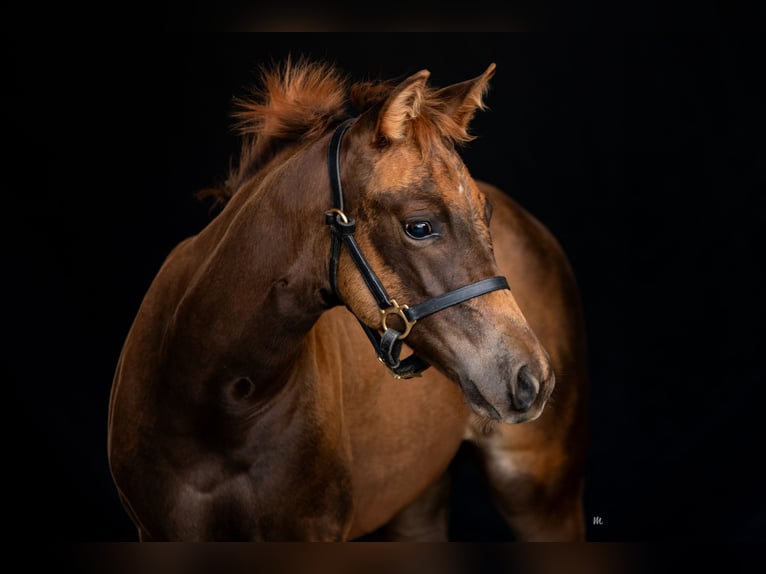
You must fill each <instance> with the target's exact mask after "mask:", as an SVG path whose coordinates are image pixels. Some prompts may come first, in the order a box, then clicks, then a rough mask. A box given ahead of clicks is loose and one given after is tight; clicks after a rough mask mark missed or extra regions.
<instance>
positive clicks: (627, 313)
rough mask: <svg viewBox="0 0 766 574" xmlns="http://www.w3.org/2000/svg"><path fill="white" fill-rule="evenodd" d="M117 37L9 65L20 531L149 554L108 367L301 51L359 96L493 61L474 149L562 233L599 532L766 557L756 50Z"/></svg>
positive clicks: (480, 522)
mask: <svg viewBox="0 0 766 574" xmlns="http://www.w3.org/2000/svg"><path fill="white" fill-rule="evenodd" d="M104 40H106V39H104V38H100V39H99V41H98V42H96V41H93V42H90V41H88V40H87V39H85V40H84V41H82V42H81V43H80V46H81V47H79V48H73V47H72V46H71V45H70V44H68V43H66V42H63V41H62V42H60V43H53V45H50V46H48V47H47V48H46V49H45V50H43V51H41V52H38V53H39V55H32V54H35V53H36V52H35V51H34V50H32V47H31V46H30V43H29V42H22V41H16V42H15V43H12V44H13V45H12V46H11V47H10V49H9V50H10V53H11V56H12V57H11V59H10V60H11V63H10V64H9V65H10V68H9V70H8V71H7V73H8V74H9V77H10V78H11V87H12V89H10V90H7V91H6V92H5V93H4V94H3V96H2V98H3V100H2V102H3V116H4V123H5V125H6V128H5V130H4V139H6V150H7V151H6V155H5V158H4V160H5V167H4V169H3V178H4V186H3V187H4V190H5V191H4V196H5V197H4V199H5V200H6V202H5V205H4V207H3V214H4V220H5V223H6V225H5V226H4V235H5V242H4V246H5V250H4V253H5V254H4V259H5V261H6V262H7V263H10V266H8V265H7V264H6V265H4V267H5V268H6V270H7V271H8V270H10V272H8V273H7V275H6V277H5V281H4V283H5V285H6V287H8V288H9V290H8V291H7V293H9V294H7V295H6V297H7V298H6V305H5V307H6V309H5V313H4V315H5V317H6V320H4V321H3V324H4V327H5V328H4V336H5V345H4V347H5V348H4V352H5V354H6V364H7V366H8V368H9V372H10V384H9V385H7V386H6V393H5V401H4V404H5V410H6V417H5V426H6V427H7V432H6V444H7V450H6V459H7V460H6V479H7V480H10V481H11V486H12V488H11V490H9V491H8V492H11V493H13V494H12V497H13V499H14V500H13V501H12V502H14V508H15V509H16V510H15V512H14V514H13V522H12V523H13V525H14V528H15V529H16V530H17V531H18V532H26V533H36V532H40V529H41V528H42V529H43V531H44V532H45V537H46V538H49V539H54V540H62V541H102V540H134V539H135V532H134V529H133V527H132V525H131V523H130V522H129V520H128V518H127V515H126V514H125V513H124V511H123V510H122V507H121V506H120V504H119V502H118V499H117V496H116V492H115V490H114V487H113V484H112V482H111V478H110V475H109V472H108V467H107V462H106V419H107V407H108V397H109V390H110V386H111V381H112V376H113V373H114V368H115V365H116V361H117V357H118V354H119V352H120V348H121V345H122V342H123V340H124V338H125V336H126V334H127V331H128V328H129V326H130V323H131V321H132V319H133V316H134V315H135V313H136V311H137V309H138V306H139V304H140V301H141V298H142V296H143V294H144V292H145V290H146V289H147V287H148V285H149V283H150V281H151V280H152V278H153V276H154V274H155V273H156V271H157V270H158V268H159V266H160V264H161V263H162V261H163V259H164V257H165V256H166V255H167V253H168V252H169V250H170V249H171V248H172V247H173V246H174V245H175V244H176V243H178V242H179V241H180V240H181V239H183V238H184V237H186V236H188V235H190V234H193V233H196V232H197V231H198V230H199V229H201V228H202V227H203V226H204V225H205V224H206V222H207V221H209V219H210V218H211V214H210V212H209V211H208V204H205V203H201V202H199V201H197V200H196V199H195V198H194V193H195V192H196V191H197V190H199V189H201V188H202V187H205V186H207V185H210V184H213V183H216V182H218V181H220V180H221V178H222V177H223V176H224V175H225V171H226V168H227V166H228V162H229V158H230V157H233V156H234V155H235V154H236V151H237V149H238V148H237V146H238V140H237V138H236V137H235V135H234V134H233V132H232V131H231V129H230V126H231V121H230V119H229V112H230V111H231V109H232V96H234V95H237V94H242V93H243V91H244V88H245V87H246V86H247V85H248V84H250V83H251V82H253V81H255V80H256V79H257V73H256V72H257V66H258V65H259V64H261V63H264V62H268V61H270V60H271V59H274V58H275V59H280V58H282V57H284V56H285V55H286V54H288V53H292V54H293V55H298V54H305V55H310V56H312V57H316V58H323V59H328V60H330V61H333V62H335V63H337V64H338V65H339V66H340V67H341V68H342V69H344V70H346V71H347V72H349V73H350V74H351V75H352V77H353V78H355V79H368V78H393V77H403V76H405V75H407V74H410V73H413V72H416V71H418V70H420V69H422V68H427V69H429V70H430V71H431V80H430V81H431V82H432V83H433V84H435V85H447V84H449V83H453V82H458V81H462V80H465V79H468V78H471V77H474V76H476V75H478V74H480V73H481V72H482V71H483V70H484V69H485V68H486V66H487V65H488V64H489V63H490V62H495V63H497V71H496V75H495V77H494V79H493V80H492V83H491V89H490V92H489V94H488V96H487V100H486V101H487V103H488V105H489V110H488V111H485V112H482V113H480V114H479V115H478V116H477V117H476V119H475V121H474V123H473V132H474V133H475V134H476V135H477V136H478V139H477V140H476V141H474V142H472V143H471V144H470V145H468V146H467V147H466V148H465V149H464V150H463V152H462V155H463V157H464V159H465V162H466V164H467V165H468V167H469V169H470V170H471V172H472V174H473V175H474V177H477V178H481V179H484V180H487V181H489V182H491V183H494V184H496V185H498V186H499V187H501V188H502V189H504V190H506V191H507V192H508V193H509V194H511V195H512V196H513V197H515V198H516V199H517V200H518V201H520V202H521V203H522V204H523V205H524V206H526V207H527V208H528V209H529V210H530V211H531V212H532V213H533V214H535V215H536V216H537V217H538V218H539V219H540V220H541V221H542V222H544V223H545V224H546V225H547V226H548V227H549V228H550V229H551V231H552V232H553V233H554V234H555V235H556V236H557V237H558V239H559V241H560V242H561V244H562V245H563V247H564V249H565V251H566V252H567V253H568V255H569V257H570V259H571V262H572V265H573V267H574V270H575V273H576V275H577V279H578V281H579V284H580V287H581V289H582V297H583V301H584V305H585V315H586V320H587V329H588V343H589V351H590V363H591V377H592V387H591V397H590V443H589V458H588V466H587V485H586V493H585V504H586V514H587V519H588V536H589V539H591V540H625V541H634V540H648V541H655V540H659V541H668V540H671V541H677V540H700V539H710V540H727V541H751V540H760V539H762V537H763V533H764V502H763V500H764V498H763V496H762V495H761V491H762V488H763V484H764V473H763V471H762V470H760V467H759V459H760V456H761V455H760V449H761V440H760V426H761V425H760V423H761V419H760V417H761V416H762V411H763V406H762V390H761V389H762V387H763V385H764V383H765V382H766V381H765V380H764V378H765V377H764V370H763V367H762V365H761V361H760V357H761V355H760V353H761V351H762V348H763V343H764V338H763V335H762V325H763V306H762V304H761V302H760V298H761V297H762V295H763V289H764V281H763V255H762V252H763V249H762V247H761V245H762V241H761V238H762V228H763V225H764V223H766V222H765V221H764V215H763V212H762V210H761V208H760V203H761V196H762V194H763V192H764V186H763V184H764V168H765V164H764V146H763V138H764V131H763V128H764V124H763V117H764V115H763V111H762V105H763V101H764V100H763V97H762V96H763V94H762V92H759V91H758V89H757V86H758V82H757V74H754V73H753V71H754V68H752V64H753V62H754V58H753V56H751V53H752V52H751V46H748V45H746V44H745V43H744V42H743V41H742V40H741V39H740V38H737V37H728V36H712V37H708V38H706V40H705V41H704V42H702V41H700V42H691V41H684V42H681V41H670V40H666V41H662V42H660V41H652V40H647V39H644V38H641V37H630V38H621V37H616V36H615V37H603V36H598V35H595V36H592V35H587V34H585V35H569V36H567V35H554V34H540V35H505V34H486V33H484V34H475V35H470V34H469V35H456V34H436V35H428V34H408V35H376V34H349V35H335V34H315V35H311V34H292V35H269V34H258V35H249V36H214V37H206V38H204V39H197V40H194V41H191V40H179V39H176V40H174V41H173V42H169V43H163V44H162V45H159V44H154V43H152V42H148V41H147V40H145V39H144V38H142V37H140V36H138V35H137V36H135V37H132V38H130V41H126V40H125V41H123V40H120V41H117V40H111V41H109V40H106V41H104ZM8 200H10V202H9V201H8ZM9 204H10V205H9ZM482 489H483V485H482V484H481V482H480V480H479V478H478V476H477V475H476V474H475V473H472V472H471V471H470V469H467V470H465V471H463V473H462V474H461V479H460V481H459V482H458V485H457V490H456V493H455V496H454V502H455V506H454V508H455V509H454V512H453V517H452V518H453V521H452V532H453V535H454V537H455V538H456V539H459V540H499V539H502V538H503V537H504V536H505V535H506V532H505V529H504V527H503V526H502V524H501V522H500V521H499V519H498V518H497V516H496V515H495V514H494V512H493V511H492V510H491V508H490V507H489V504H488V502H487V499H486V494H485V493H484V491H483V490H482ZM594 517H601V519H602V521H603V524H602V525H594V524H593V519H594Z"/></svg>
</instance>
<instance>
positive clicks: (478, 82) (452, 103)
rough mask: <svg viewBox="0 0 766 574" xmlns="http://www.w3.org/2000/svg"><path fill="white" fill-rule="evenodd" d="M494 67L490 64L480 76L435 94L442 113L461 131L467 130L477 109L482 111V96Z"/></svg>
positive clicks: (493, 72)
mask: <svg viewBox="0 0 766 574" xmlns="http://www.w3.org/2000/svg"><path fill="white" fill-rule="evenodd" d="M495 67H496V66H495V64H494V63H492V64H490V65H489V67H488V68H487V69H486V70H485V71H484V73H483V74H482V75H480V76H477V77H475V78H473V79H472V80H466V81H465V82H460V83H459V84H453V85H451V86H447V87H446V88H442V89H440V90H439V91H438V92H436V97H437V98H438V99H439V100H441V102H442V105H443V106H444V111H445V112H446V113H447V114H448V115H450V116H451V117H452V119H454V120H455V123H457V124H458V125H459V126H460V127H462V128H463V129H467V128H468V124H469V123H470V122H471V119H472V118H473V114H474V113H475V112H476V110H477V109H478V110H482V109H484V95H485V94H486V93H487V89H488V88H489V80H490V78H491V77H492V76H494V75H495Z"/></svg>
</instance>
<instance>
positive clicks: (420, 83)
mask: <svg viewBox="0 0 766 574" xmlns="http://www.w3.org/2000/svg"><path fill="white" fill-rule="evenodd" d="M430 75H431V72H429V71H428V70H420V71H419V72H417V73H416V74H413V75H411V76H410V77H409V78H407V79H406V80H404V81H403V82H402V83H401V84H399V85H398V86H396V87H395V88H394V89H393V91H392V92H391V93H390V94H389V95H388V97H387V98H386V101H385V102H383V107H382V108H381V110H380V114H379V115H378V122H377V126H376V128H375V139H376V140H387V141H397V140H401V139H404V138H405V137H406V135H407V130H408V127H409V125H410V122H411V121H412V120H414V119H415V118H417V117H418V115H419V114H420V104H421V102H422V101H423V97H424V91H425V86H426V80H428V76H430Z"/></svg>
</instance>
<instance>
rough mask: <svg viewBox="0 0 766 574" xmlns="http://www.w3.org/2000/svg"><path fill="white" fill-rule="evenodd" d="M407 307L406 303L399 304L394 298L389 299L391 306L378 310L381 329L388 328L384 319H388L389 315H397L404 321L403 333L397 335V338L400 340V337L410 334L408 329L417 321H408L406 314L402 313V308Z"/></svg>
mask: <svg viewBox="0 0 766 574" xmlns="http://www.w3.org/2000/svg"><path fill="white" fill-rule="evenodd" d="M405 309H409V307H408V306H407V305H402V306H401V307H400V306H399V303H397V302H396V299H391V306H390V307H389V308H388V309H381V310H380V324H381V327H383V331H386V330H387V329H388V326H387V325H386V319H388V316H389V315H399V317H401V319H402V321H404V333H402V334H401V335H399V336H398V337H397V340H399V341H401V340H402V339H404V338H406V337H407V335H409V334H410V331H411V330H412V326H413V325H414V324H415V323H417V320H416V321H410V320H409V319H407V316H406V315H405V314H404V310H405Z"/></svg>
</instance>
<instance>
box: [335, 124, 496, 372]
mask: <svg viewBox="0 0 766 574" xmlns="http://www.w3.org/2000/svg"><path fill="white" fill-rule="evenodd" d="M353 121H354V118H351V119H349V120H346V121H345V122H343V123H342V124H340V125H339V126H338V127H337V128H336V129H335V132H334V133H333V135H332V138H331V139H330V149H329V152H328V156H327V159H328V167H329V170H330V185H331V187H332V196H333V208H332V209H330V210H328V211H327V212H326V213H325V223H327V225H329V226H330V231H331V233H332V250H331V253H330V284H331V286H332V289H333V291H334V292H335V296H336V297H337V298H338V300H340V302H341V303H343V301H342V299H341V297H340V293H338V261H339V260H340V251H341V246H342V245H345V246H346V249H347V250H348V252H349V255H351V259H352V260H353V261H354V264H355V265H356V267H357V269H358V270H359V273H360V274H361V275H362V279H364V282H365V284H366V285H367V289H369V291H370V293H371V294H372V296H373V297H374V298H375V302H376V303H377V304H378V309H379V310H380V326H379V330H380V332H382V333H383V334H382V335H380V334H379V333H378V332H377V331H376V330H375V329H372V328H370V327H368V326H367V325H366V324H364V323H363V322H362V320H361V319H359V317H357V320H358V321H359V323H360V324H361V325H362V328H363V329H364V332H365V333H367V337H368V338H369V339H370V342H371V343H372V346H373V347H374V348H375V352H376V353H377V355H378V359H379V360H380V362H381V363H383V364H384V365H385V366H386V367H388V368H389V370H390V371H391V372H392V373H393V375H394V377H396V378H397V379H410V378H412V377H419V376H420V375H421V373H422V372H423V371H425V370H426V369H427V368H428V367H430V364H429V363H428V362H426V361H424V360H423V359H421V358H420V357H418V356H417V355H415V354H414V353H413V354H412V355H410V356H409V357H407V358H405V359H403V360H400V359H399V355H400V353H401V350H402V341H403V340H404V339H405V338H407V336H408V335H409V334H410V331H411V330H412V327H413V326H414V325H415V323H416V322H417V321H419V320H420V319H422V318H424V317H428V316H429V315H432V314H434V313H436V312H438V311H441V310H443V309H446V308H447V307H451V306H453V305H457V304H458V303H462V302H463V301H467V300H469V299H473V298H474V297H478V296H479V295H484V294H485V293H489V292H491V291H496V290H498V289H510V287H509V286H508V282H507V281H506V280H505V277H501V276H497V277H490V278H488V279H482V280H481V281H476V282H475V283H471V284H470V285H466V286H464V287H460V288H458V289H455V290H454V291H449V292H448V293H444V294H443V295H439V296H438V297H434V298H432V299H428V300H427V301H423V302H422V303H418V304H417V305H415V306H413V307H409V306H408V305H400V304H399V303H397V302H396V300H395V299H391V298H389V296H388V293H386V289H385V287H383V284H382V283H381V282H380V279H378V276H377V275H375V272H374V271H373V270H372V268H371V267H370V264H369V263H368V262H367V259H365V257H364V255H363V254H362V252H361V251H360V249H359V244H358V243H357V242H356V239H354V231H355V230H356V222H355V221H354V218H353V217H350V216H349V215H347V214H346V213H344V212H343V188H342V187H341V184H340V144H341V140H342V139H343V134H345V133H346V130H347V129H348V128H349V127H350V126H351V124H352V123H353ZM347 307H348V306H347ZM352 313H353V311H352ZM391 315H396V316H398V317H399V318H400V319H401V320H402V321H403V322H404V330H403V331H398V330H397V329H394V328H393V327H390V326H389V325H388V318H389V316H391Z"/></svg>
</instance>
